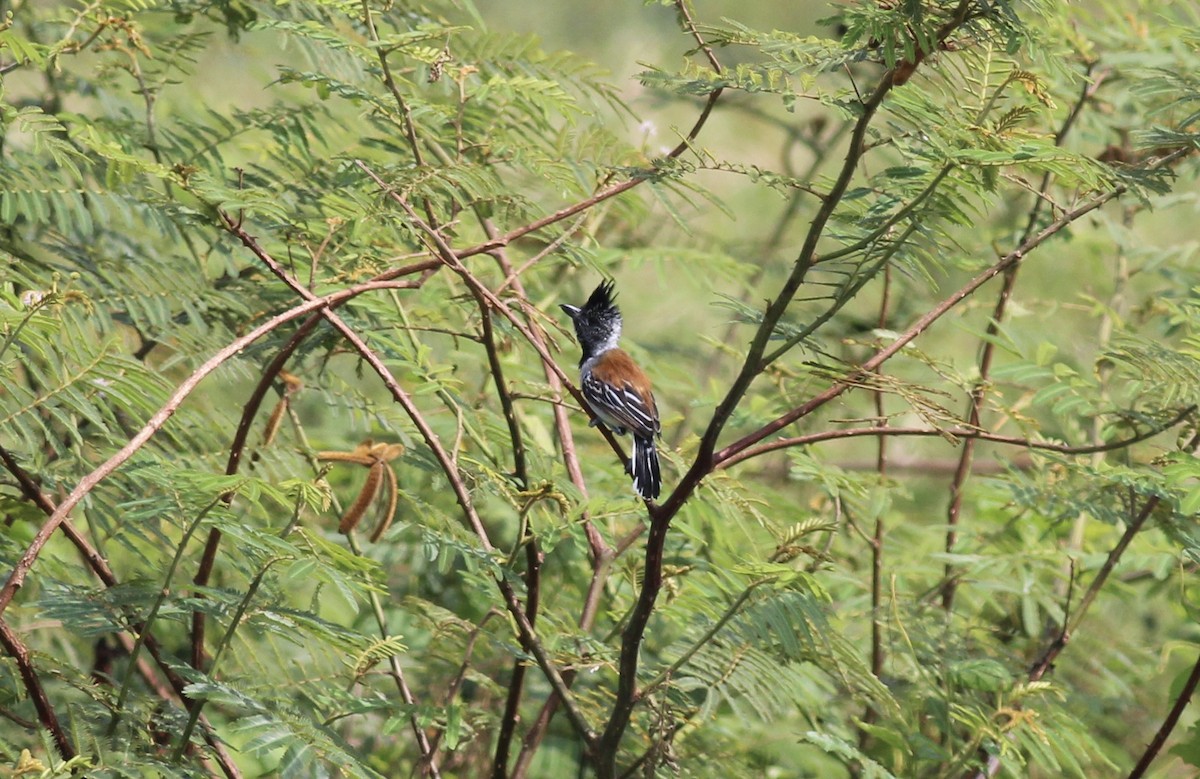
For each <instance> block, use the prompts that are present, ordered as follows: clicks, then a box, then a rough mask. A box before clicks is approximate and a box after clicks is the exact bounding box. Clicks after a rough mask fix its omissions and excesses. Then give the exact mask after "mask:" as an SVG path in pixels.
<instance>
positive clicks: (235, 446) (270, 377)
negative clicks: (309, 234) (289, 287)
mask: <svg viewBox="0 0 1200 779" xmlns="http://www.w3.org/2000/svg"><path fill="white" fill-rule="evenodd" d="M320 321H321V317H320V316H319V315H317V314H313V315H312V316H310V317H309V318H308V319H306V320H305V321H304V322H302V323H301V324H300V327H298V328H297V329H296V332H295V333H293V334H292V337H291V338H290V339H288V342H287V343H286V344H284V345H283V347H282V348H281V349H280V350H279V352H278V353H276V355H275V357H273V358H272V359H271V362H270V363H268V364H267V367H266V368H265V369H264V370H263V372H262V375H261V376H260V377H259V379H258V384H257V385H256V386H255V388H254V391H253V392H251V393H250V397H249V398H247V399H246V403H245V404H244V405H243V406H242V417H241V419H239V420H238V426H237V429H236V430H235V431H234V434H233V441H232V443H230V445H229V459H228V461H227V462H226V464H225V475H226V476H233V475H234V474H236V473H237V471H238V467H239V465H240V464H241V461H242V452H243V451H244V450H245V448H246V440H247V439H248V437H249V435H250V426H251V425H252V424H253V423H254V417H255V416H256V415H257V414H258V410H259V408H260V407H261V406H262V402H263V399H264V398H265V397H266V396H267V392H268V391H269V390H270V388H271V385H272V384H273V383H274V382H275V378H276V377H277V376H278V375H279V372H280V371H281V370H283V366H284V365H286V364H287V361H288V360H289V359H291V356H292V354H293V353H294V352H295V351H296V349H297V348H298V347H299V346H300V344H302V343H304V341H305V339H307V338H308V336H309V335H310V334H311V333H312V331H313V330H314V329H316V326H317V324H318V323H319V322H320ZM221 498H222V500H223V501H224V502H225V503H226V504H228V503H229V502H230V501H232V500H233V493H232V492H230V493H226V494H225V495H223V496H221ZM220 544H221V531H220V529H218V528H215V527H214V528H212V529H211V530H209V533H208V538H207V540H206V541H205V543H204V552H203V554H201V556H200V564H199V565H198V566H197V567H196V576H195V578H194V579H193V580H192V584H193V585H194V590H193V597H196V598H202V597H204V596H203V595H202V594H200V593H199V592H197V591H198V590H201V589H203V588H204V587H205V586H206V585H207V584H208V579H209V577H210V576H211V575H212V570H213V566H214V565H215V564H216V559H217V548H218V547H219V546H220ZM204 630H205V613H204V612H203V611H201V610H200V609H196V610H195V611H193V612H192V639H191V641H192V652H191V655H192V657H191V663H192V667H193V668H195V669H197V670H200V669H202V668H203V666H204Z"/></svg>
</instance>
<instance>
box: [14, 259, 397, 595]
mask: <svg viewBox="0 0 1200 779" xmlns="http://www.w3.org/2000/svg"><path fill="white" fill-rule="evenodd" d="M404 286H408V282H390V281H389V282H374V281H372V282H366V283H364V284H358V285H356V286H353V287H348V288H346V289H343V290H339V291H337V292H334V293H331V294H329V295H326V296H325V297H320V298H316V299H313V300H309V301H306V302H305V303H302V304H300V305H297V306H294V307H292V308H290V309H288V310H287V311H284V312H283V313H281V314H277V315H276V316H274V317H271V318H270V319H268V320H267V321H266V322H264V323H263V324H261V325H259V326H258V327H256V328H254V329H253V330H251V331H250V332H249V333H247V334H246V335H243V336H241V337H240V338H236V339H234V340H233V341H231V342H230V343H229V344H228V345H226V346H225V347H224V348H222V349H221V350H220V351H218V352H217V353H216V354H214V355H213V356H212V357H210V358H209V359H208V360H206V361H205V362H204V364H202V365H201V366H200V367H199V368H197V369H196V370H195V371H193V372H192V374H191V375H190V376H188V377H187V378H186V379H184V381H183V383H181V384H180V385H179V386H178V387H177V388H176V389H175V391H174V392H173V393H172V394H171V397H170V398H168V399H167V402H166V403H164V404H163V406H162V407H161V408H160V409H159V410H158V411H156V412H155V413H154V415H153V416H152V417H150V420H149V421H148V422H146V424H145V425H144V426H143V427H142V429H141V430H139V431H138V432H137V434H136V435H134V436H133V437H132V438H130V439H129V441H128V442H127V443H126V444H125V446H123V447H121V449H120V450H119V451H118V452H117V453H116V454H114V455H112V456H111V457H109V458H108V459H107V460H105V461H104V462H103V463H102V464H101V465H99V466H98V467H97V468H96V469H94V470H93V471H92V472H91V473H89V474H88V475H87V476H85V477H84V478H83V479H82V480H81V481H80V482H79V484H77V485H76V486H75V488H74V489H73V490H71V492H70V494H69V495H67V496H66V498H64V499H63V501H62V502H61V503H59V504H58V507H57V508H56V509H55V510H54V513H53V514H52V515H51V516H50V517H49V518H48V519H47V520H46V522H44V523H43V524H42V526H41V528H39V529H38V532H37V533H36V534H35V535H34V537H33V540H32V541H31V542H30V544H29V546H28V547H27V548H26V549H25V551H24V552H23V553H22V554H21V557H20V558H19V559H18V560H17V563H16V565H14V566H13V570H12V572H11V573H10V574H9V575H8V578H7V579H6V580H5V582H4V586H3V587H0V613H3V612H4V610H5V609H7V608H8V605H9V604H10V603H12V599H13V597H14V596H15V595H16V593H17V590H19V589H20V588H21V585H22V584H24V582H25V578H26V577H27V576H28V575H29V571H30V570H31V569H32V568H33V564H34V563H35V562H36V561H37V558H38V556H39V555H40V554H41V552H42V549H43V547H45V545H46V542H48V541H49V540H50V537H51V536H52V535H54V532H55V531H56V530H58V528H59V527H60V526H61V525H62V523H63V521H64V520H65V519H66V518H67V515H68V514H70V513H71V511H72V510H74V508H75V507H76V506H77V505H79V502H80V501H82V500H83V499H84V498H85V497H86V496H87V495H88V494H89V493H90V492H91V491H92V490H94V489H95V488H96V486H97V485H99V484H100V482H102V481H104V480H105V479H106V478H108V477H109V476H110V475H111V474H112V473H113V472H114V471H115V470H116V469H117V468H119V467H121V465H122V464H124V463H125V461H126V460H128V459H129V458H130V457H132V456H133V455H134V453H136V452H137V451H138V450H139V449H141V448H142V447H143V446H144V445H145V444H146V442H147V441H149V440H150V438H151V437H153V436H154V434H155V433H157V432H158V431H159V430H160V429H161V428H162V426H163V425H165V424H166V422H167V420H168V419H170V418H171V416H172V415H174V413H175V412H176V411H177V410H178V409H179V407H180V406H181V405H182V404H183V401H184V400H185V399H186V398H187V397H188V395H190V394H191V393H192V392H193V391H194V390H195V389H196V387H197V386H199V384H200V382H201V381H203V380H204V379H205V377H207V376H208V375H209V374H210V373H212V372H213V371H215V370H216V369H217V368H219V367H220V366H221V365H222V364H224V363H225V362H226V361H227V360H229V359H230V358H232V357H234V356H235V355H237V354H238V353H239V352H241V351H242V350H243V349H245V348H246V347H247V346H249V345H250V344H252V343H254V342H255V341H257V340H258V339H259V338H261V337H263V336H264V335H266V334H267V333H270V332H272V331H273V330H275V329H277V328H278V327H280V326H281V325H283V324H285V323H287V322H290V321H292V320H293V319H298V318H300V317H302V316H304V315H306V314H310V313H312V312H314V311H318V310H320V309H323V308H327V307H328V306H330V305H333V304H336V303H339V302H342V301H345V300H349V299H350V298H353V297H355V296H357V295H361V294H363V293H364V292H371V291H373V290H378V289H395V288H397V287H404Z"/></svg>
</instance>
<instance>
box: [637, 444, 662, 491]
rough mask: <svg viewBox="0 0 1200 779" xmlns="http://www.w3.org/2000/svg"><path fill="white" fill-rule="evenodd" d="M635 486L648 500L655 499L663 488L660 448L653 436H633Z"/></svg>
mask: <svg viewBox="0 0 1200 779" xmlns="http://www.w3.org/2000/svg"><path fill="white" fill-rule="evenodd" d="M631 466H632V468H631V470H632V471H633V488H634V490H636V491H637V494H638V495H641V496H642V497H643V498H645V499H646V500H654V499H655V498H657V497H658V493H659V491H660V490H661V489H662V474H661V473H660V472H659V470H658V450H657V449H655V448H654V439H653V438H643V437H641V436H638V435H635V436H634V437H633V462H632V463H631Z"/></svg>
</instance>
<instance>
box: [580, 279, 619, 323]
mask: <svg viewBox="0 0 1200 779" xmlns="http://www.w3.org/2000/svg"><path fill="white" fill-rule="evenodd" d="M615 286H616V285H615V284H614V283H613V281H612V280H611V279H610V280H609V281H602V282H600V284H599V285H598V286H597V287H596V289H594V290H593V291H592V295H591V297H589V298H588V300H587V303H585V304H584V305H583V309H584V311H588V312H592V313H596V314H606V313H609V312H610V311H611V312H613V313H620V312H619V311H618V309H617V304H616V303H614V302H613V301H614V299H615V298H616V297H617V295H616V292H615V290H614V288H615Z"/></svg>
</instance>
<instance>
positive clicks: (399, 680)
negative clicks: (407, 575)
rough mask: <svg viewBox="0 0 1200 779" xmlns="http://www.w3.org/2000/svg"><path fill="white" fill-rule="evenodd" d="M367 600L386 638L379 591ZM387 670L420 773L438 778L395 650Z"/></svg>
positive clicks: (354, 542) (351, 539) (357, 552)
mask: <svg viewBox="0 0 1200 779" xmlns="http://www.w3.org/2000/svg"><path fill="white" fill-rule="evenodd" d="M346 540H347V543H348V544H349V545H350V551H352V552H354V554H355V555H357V556H358V557H362V556H363V553H362V549H360V548H359V546H358V541H357V540H356V539H355V537H354V533H347V534H346ZM368 600H370V602H371V613H372V614H374V615H375V625H376V627H378V628H379V636H380V638H383V639H384V640H386V639H387V638H388V635H389V634H388V624H387V615H386V614H384V613H383V603H382V601H380V599H379V593H377V592H376V591H375V590H374V589H372V590H370V591H369V592H368ZM485 619H486V618H485ZM388 671H389V675H390V676H391V677H392V680H393V681H394V682H395V683H396V689H397V691H399V693H400V699H401V700H403V701H404V704H405V705H406V706H408V708H409V714H408V725H409V727H410V728H411V729H412V732H413V738H414V739H416V742H417V749H419V750H420V751H421V768H422V771H421V775H422V776H432V777H434V779H440V778H441V775H442V774H441V771H440V770H439V769H438V766H437V763H436V762H435V761H434V756H435V751H436V747H434V745H433V744H432V743H430V740H429V736H427V735H426V734H425V729H424V728H423V727H421V722H420V719H419V716H418V714H417V711H416V703H417V699H416V697H415V696H413V694H412V690H411V689H410V688H409V686H408V681H407V680H406V679H405V678H404V668H403V667H402V666H401V665H400V658H399V657H398V656H397V655H396V653H395V652H389V653H388ZM451 695H453V693H451ZM447 705H449V701H447Z"/></svg>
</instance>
